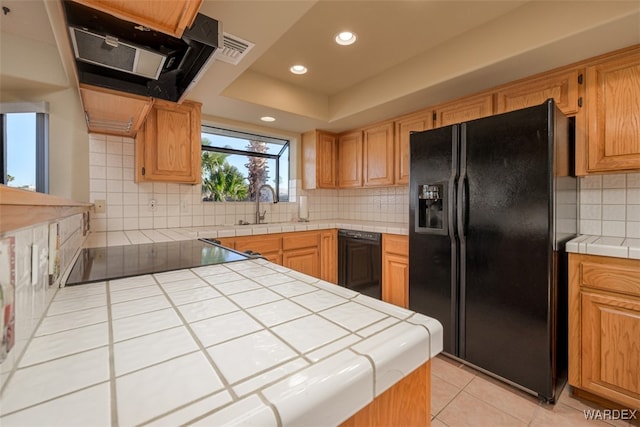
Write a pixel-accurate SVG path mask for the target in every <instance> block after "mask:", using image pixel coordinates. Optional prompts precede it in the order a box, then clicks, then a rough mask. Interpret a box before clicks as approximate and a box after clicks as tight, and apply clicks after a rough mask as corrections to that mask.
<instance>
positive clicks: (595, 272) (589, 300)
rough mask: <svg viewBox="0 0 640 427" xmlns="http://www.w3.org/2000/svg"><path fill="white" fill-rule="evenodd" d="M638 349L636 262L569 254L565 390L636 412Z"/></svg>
mask: <svg viewBox="0 0 640 427" xmlns="http://www.w3.org/2000/svg"><path fill="white" fill-rule="evenodd" d="M639 348H640V261H638V260H632V259H622V258H610V257H600V256H593V255H581V254H569V384H571V385H572V386H574V387H576V388H577V389H580V390H585V391H588V392H590V393H592V394H595V395H597V396H600V397H602V398H605V399H607V400H610V401H613V402H617V403H618V404H621V405H624V406H625V407H628V408H634V409H638V408H640V383H639V382H638V378H640V352H639V351H638V349H639ZM574 392H576V390H575V389H574Z"/></svg>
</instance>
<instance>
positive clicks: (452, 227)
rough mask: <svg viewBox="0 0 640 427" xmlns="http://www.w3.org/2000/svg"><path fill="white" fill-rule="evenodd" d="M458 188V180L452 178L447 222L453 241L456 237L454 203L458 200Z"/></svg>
mask: <svg viewBox="0 0 640 427" xmlns="http://www.w3.org/2000/svg"><path fill="white" fill-rule="evenodd" d="M457 186H458V178H455V177H452V178H451V179H450V180H449V189H448V191H449V197H448V201H447V222H448V228H449V237H450V238H451V240H452V241H453V240H454V239H455V236H456V224H455V219H456V214H455V206H454V202H455V200H456V187H457Z"/></svg>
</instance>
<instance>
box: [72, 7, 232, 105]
mask: <svg viewBox="0 0 640 427" xmlns="http://www.w3.org/2000/svg"><path fill="white" fill-rule="evenodd" d="M62 3H63V6H64V12H65V19H66V23H67V27H68V30H69V36H70V37H69V38H70V41H71V44H72V47H73V50H74V54H75V63H76V69H77V71H78V80H79V82H80V83H84V84H88V85H92V86H99V87H104V88H107V89H113V90H118V91H121V92H128V93H134V94H137V95H143V96H149V97H153V98H158V99H164V100H167V101H172V102H181V101H182V100H183V99H184V98H185V97H186V94H187V93H188V92H189V90H190V89H191V87H193V85H194V84H195V83H196V82H197V81H198V80H199V79H200V78H201V77H202V74H203V73H204V71H205V70H206V69H207V67H208V66H209V65H210V64H211V63H212V62H213V60H214V52H215V51H216V49H217V48H218V47H219V46H221V42H222V39H223V37H222V26H221V25H220V23H219V22H218V21H216V20H215V19H212V18H209V17H208V16H205V15H202V14H200V13H198V14H197V15H196V18H195V20H194V22H193V24H192V25H191V27H189V28H187V29H185V31H184V33H183V35H182V38H176V37H173V36H170V35H168V34H164V33H162V32H159V31H154V30H149V29H148V28H143V27H141V26H140V25H138V24H137V23H135V22H130V21H125V20H122V19H119V18H116V17H114V16H112V15H109V14H107V13H104V12H101V11H98V10H95V9H92V8H90V7H87V6H84V5H82V4H79V3H76V2H74V1H68V0H65V1H63V2H62Z"/></svg>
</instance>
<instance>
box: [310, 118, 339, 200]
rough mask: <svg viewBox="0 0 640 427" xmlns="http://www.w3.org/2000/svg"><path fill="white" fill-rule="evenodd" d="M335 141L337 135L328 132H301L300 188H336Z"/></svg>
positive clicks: (336, 154) (336, 155) (336, 149)
mask: <svg viewBox="0 0 640 427" xmlns="http://www.w3.org/2000/svg"><path fill="white" fill-rule="evenodd" d="M337 143H338V138H337V136H336V135H334V134H332V133H329V132H324V131H319V130H315V131H311V132H306V133H304V134H302V188H304V189H305V190H313V189H316V188H336V185H337V179H336V168H337V167H338V165H337V163H338V161H337V157H338V153H337V151H338V148H337Z"/></svg>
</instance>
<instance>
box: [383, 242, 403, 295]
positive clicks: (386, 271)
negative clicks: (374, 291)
mask: <svg viewBox="0 0 640 427" xmlns="http://www.w3.org/2000/svg"><path fill="white" fill-rule="evenodd" d="M382 300H383V301H386V302H389V303H391V304H395V305H399V306H400V307H405V308H407V307H409V237H408V236H399V235H393V234H384V235H383V236H382Z"/></svg>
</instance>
